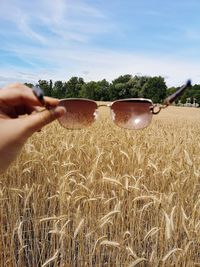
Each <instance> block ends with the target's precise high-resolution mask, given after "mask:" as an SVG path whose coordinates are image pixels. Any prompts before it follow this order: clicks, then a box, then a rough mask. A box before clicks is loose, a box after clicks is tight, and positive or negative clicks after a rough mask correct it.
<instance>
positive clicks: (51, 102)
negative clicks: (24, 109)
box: [44, 96, 59, 107]
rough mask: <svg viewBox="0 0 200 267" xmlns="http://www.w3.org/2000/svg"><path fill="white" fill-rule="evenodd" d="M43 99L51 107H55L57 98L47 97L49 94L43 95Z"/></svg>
mask: <svg viewBox="0 0 200 267" xmlns="http://www.w3.org/2000/svg"><path fill="white" fill-rule="evenodd" d="M44 101H45V103H46V104H48V105H49V106H52V107H55V106H57V105H58V104H59V100H58V99H57V98H53V97H49V96H45V97H44Z"/></svg>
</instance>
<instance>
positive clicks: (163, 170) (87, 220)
mask: <svg viewBox="0 0 200 267" xmlns="http://www.w3.org/2000/svg"><path fill="white" fill-rule="evenodd" d="M100 115H101V118H100V119H99V120H98V121H97V122H95V124H94V125H93V126H92V127H89V128H86V129H83V130H75V131H72V130H66V129H64V128H62V127H61V126H60V125H59V123H58V122H55V123H53V124H51V125H49V126H47V127H46V128H44V129H43V130H42V131H41V132H38V133H36V134H35V135H33V136H32V137H31V138H30V139H29V141H28V143H26V145H25V147H24V149H23V151H22V152H21V154H20V156H19V157H18V158H17V160H16V161H15V162H14V163H13V164H12V166H11V167H10V168H9V169H8V170H7V172H6V173H4V174H2V175H1V176H0V267H4V266H5V267H83V266H87V267H93V266H94V267H104V266H110V267H115V266H117V267H118V266H119V267H122V266H123V267H133V266H139V267H145V266H147V267H156V266H157V267H160V266H166V267H168V266H177V267H180V266H187V267H193V266H200V234H199V233H200V109H197V108H196V109H195V108H184V107H173V106H172V107H169V108H167V109H165V110H162V111H161V113H160V114H159V115H156V116H154V118H153V121H152V123H151V125H150V126H149V127H148V128H146V129H143V130H139V131H138V130H137V131H131V130H123V129H121V128H119V127H117V126H115V125H114V124H113V123H112V122H111V120H110V118H109V111H108V110H107V109H106V108H100Z"/></svg>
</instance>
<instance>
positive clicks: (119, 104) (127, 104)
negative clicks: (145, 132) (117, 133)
mask: <svg viewBox="0 0 200 267" xmlns="http://www.w3.org/2000/svg"><path fill="white" fill-rule="evenodd" d="M151 106H152V103H151V102H149V101H146V100H124V101H116V102H114V103H113V104H112V106H111V114H112V118H113V121H114V123H115V124H116V125H118V126H120V127H122V128H127V129H134V130H137V129H142V128H145V127H147V126H148V125H149V124H150V123H151V120H152V116H153V115H152V113H151V111H150V108H151Z"/></svg>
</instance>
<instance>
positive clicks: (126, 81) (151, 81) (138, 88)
mask: <svg viewBox="0 0 200 267" xmlns="http://www.w3.org/2000/svg"><path fill="white" fill-rule="evenodd" d="M25 84H26V85H27V86H29V87H33V84H31V83H25ZM38 85H39V86H40V87H41V88H42V89H43V91H44V94H45V95H46V96H52V97H56V98H59V99H62V98H88V99H93V100H96V101H113V100H116V99H124V98H138V97H139V98H140V97H143V98H148V99H151V100H152V101H153V102H154V103H162V102H163V100H164V99H165V98H166V97H167V96H168V95H170V94H172V93H174V92H175V91H176V90H177V89H178V87H170V88H168V87H167V86H166V83H165V80H164V78H163V77H161V76H154V77H150V76H132V75H130V74H126V75H121V76H119V77H118V78H116V79H114V80H113V81H112V82H108V81H107V80H106V79H103V80H101V81H90V82H85V81H84V79H83V78H81V77H72V78H70V79H69V80H68V81H66V82H63V81H56V82H54V83H53V82H52V80H50V81H47V80H39V81H38ZM187 98H190V99H191V102H193V101H194V100H195V101H196V102H197V103H198V104H199V105H200V85H197V84H195V85H194V86H192V88H191V89H190V90H187V91H186V92H185V93H184V94H183V95H182V96H181V97H180V98H179V100H180V101H181V102H182V103H185V102H186V99H187Z"/></svg>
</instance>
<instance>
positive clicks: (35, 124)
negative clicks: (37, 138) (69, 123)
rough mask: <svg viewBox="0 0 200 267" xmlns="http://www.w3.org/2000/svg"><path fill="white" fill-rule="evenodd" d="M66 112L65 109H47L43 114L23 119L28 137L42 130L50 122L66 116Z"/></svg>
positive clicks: (39, 113)
mask: <svg viewBox="0 0 200 267" xmlns="http://www.w3.org/2000/svg"><path fill="white" fill-rule="evenodd" d="M65 112H66V110H65V108H63V107H56V108H52V109H50V110H47V109H46V110H44V111H42V112H38V113H36V114H32V115H30V116H28V117H26V118H23V120H24V123H25V129H26V131H27V134H28V136H30V135H32V134H33V133H34V132H36V131H38V130H40V129H41V128H42V127H44V126H45V125H47V124H49V123H50V122H52V121H54V120H56V119H58V118H59V117H61V116H62V115H64V114H65Z"/></svg>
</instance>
